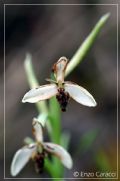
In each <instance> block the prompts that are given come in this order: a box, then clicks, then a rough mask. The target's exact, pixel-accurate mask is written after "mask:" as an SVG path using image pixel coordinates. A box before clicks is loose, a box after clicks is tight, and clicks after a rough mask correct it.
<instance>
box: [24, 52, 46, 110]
mask: <svg viewBox="0 0 120 181" xmlns="http://www.w3.org/2000/svg"><path fill="white" fill-rule="evenodd" d="M24 67H25V72H26V75H27V80H28V83H29V86H30V88H31V89H32V88H34V87H38V86H39V82H38V80H37V78H36V76H35V72H34V69H33V64H32V56H31V55H30V54H29V53H28V54H27V55H26V59H25V62H24ZM36 107H37V109H38V112H45V113H47V112H48V110H47V105H46V101H40V102H37V103H36Z"/></svg>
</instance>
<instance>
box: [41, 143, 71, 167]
mask: <svg viewBox="0 0 120 181" xmlns="http://www.w3.org/2000/svg"><path fill="white" fill-rule="evenodd" d="M43 147H44V149H45V150H47V151H48V152H49V153H51V154H54V155H55V156H57V157H58V158H59V159H60V160H61V162H62V163H63V165H64V166H65V167H67V168H68V169H71V168H72V165H73V162H72V158H71V156H70V154H69V153H68V152H67V151H66V150H65V149H64V148H63V147H62V146H60V145H57V144H54V143H47V142H46V143H44V145H43Z"/></svg>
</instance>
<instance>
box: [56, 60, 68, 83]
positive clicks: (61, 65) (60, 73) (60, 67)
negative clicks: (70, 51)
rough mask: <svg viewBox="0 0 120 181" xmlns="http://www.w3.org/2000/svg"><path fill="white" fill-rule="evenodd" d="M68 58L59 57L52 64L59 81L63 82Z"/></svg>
mask: <svg viewBox="0 0 120 181" xmlns="http://www.w3.org/2000/svg"><path fill="white" fill-rule="evenodd" d="M67 63H68V59H67V58H66V57H61V58H60V59H59V60H58V61H57V63H56V64H54V73H55V76H56V80H57V82H58V83H59V82H60V83H63V82H64V75H65V70H66V67H67Z"/></svg>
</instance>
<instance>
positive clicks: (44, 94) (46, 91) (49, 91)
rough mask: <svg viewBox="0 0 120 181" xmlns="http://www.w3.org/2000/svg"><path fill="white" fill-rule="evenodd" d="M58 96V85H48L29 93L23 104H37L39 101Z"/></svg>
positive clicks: (25, 96)
mask: <svg viewBox="0 0 120 181" xmlns="http://www.w3.org/2000/svg"><path fill="white" fill-rule="evenodd" d="M56 94H57V86H56V84H47V85H43V86H40V87H38V88H33V89H31V90H30V91H28V92H27V93H26V94H25V95H24V97H23V99H22V102H30V103H35V102H38V101H42V100H46V99H49V98H51V97H52V96H54V95H56Z"/></svg>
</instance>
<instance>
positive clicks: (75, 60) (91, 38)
mask: <svg viewBox="0 0 120 181" xmlns="http://www.w3.org/2000/svg"><path fill="white" fill-rule="evenodd" d="M109 16H110V13H107V14H105V15H104V16H102V17H101V18H100V20H99V21H98V23H97V24H96V25H95V27H94V28H93V30H92V31H91V33H90V34H89V35H88V37H87V38H86V39H85V41H84V42H83V43H82V45H81V46H80V47H79V48H78V50H77V51H76V53H75V54H74V56H73V57H72V59H71V61H70V62H69V63H68V66H67V69H66V76H67V75H68V74H70V73H71V72H72V71H73V70H74V68H75V67H77V66H78V65H79V63H81V61H82V60H83V58H84V57H85V55H86V54H87V52H88V51H89V49H90V48H91V47H92V45H93V43H94V42H95V40H96V38H97V36H98V34H99V32H100V31H101V29H102V28H103V26H104V24H105V23H106V21H107V19H108V18H109Z"/></svg>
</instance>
